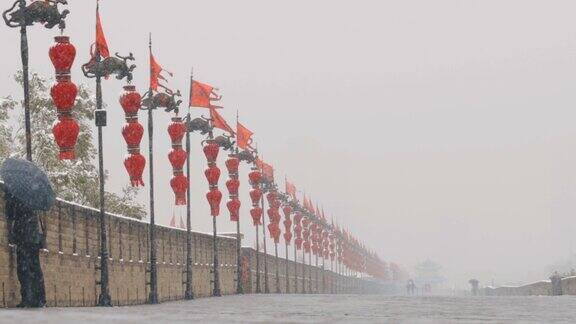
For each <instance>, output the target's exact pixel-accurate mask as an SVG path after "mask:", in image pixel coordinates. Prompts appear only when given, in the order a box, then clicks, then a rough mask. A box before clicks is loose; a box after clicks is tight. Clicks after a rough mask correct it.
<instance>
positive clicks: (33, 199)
mask: <svg viewBox="0 0 576 324" xmlns="http://www.w3.org/2000/svg"><path fill="white" fill-rule="evenodd" d="M0 176H2V179H4V185H5V186H6V190H7V191H8V192H9V193H11V194H12V195H13V196H14V197H16V198H17V199H18V200H20V201H21V202H22V203H23V204H24V205H26V206H27V207H29V208H31V209H34V210H49V209H50V207H52V205H54V200H55V195H54V190H52V186H51V185H50V180H48V176H46V173H44V171H42V170H40V169H39V168H38V167H37V166H36V164H34V163H32V162H30V161H27V160H21V159H13V158H9V159H6V161H4V164H2V168H0Z"/></svg>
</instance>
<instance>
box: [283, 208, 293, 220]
mask: <svg viewBox="0 0 576 324" xmlns="http://www.w3.org/2000/svg"><path fill="white" fill-rule="evenodd" d="M282 211H283V212H284V217H286V218H287V219H290V214H292V207H290V205H284V207H283V208H282Z"/></svg>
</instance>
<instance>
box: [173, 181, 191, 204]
mask: <svg viewBox="0 0 576 324" xmlns="http://www.w3.org/2000/svg"><path fill="white" fill-rule="evenodd" d="M170 186H171V187H172V191H174V195H175V196H176V202H175V203H176V205H186V190H188V178H186V176H184V175H182V174H179V175H176V176H174V177H173V178H172V180H170Z"/></svg>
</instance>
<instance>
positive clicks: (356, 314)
mask: <svg viewBox="0 0 576 324" xmlns="http://www.w3.org/2000/svg"><path fill="white" fill-rule="evenodd" d="M575 309H576V297H568V296H564V297H433V296H431V297H390V296H375V295H372V296H367V295H245V296H227V297H222V298H205V299H198V300H194V301H180V302H170V303H164V304H161V305H155V306H150V305H145V306H134V307H115V308H46V309H41V310H15V309H9V310H8V309H6V310H0V323H58V324H60V323H62V324H65V323H74V324H77V323H106V324H113V323H231V322H242V323H254V322H258V323H271V322H281V323H333V322H341V323H343V322H351V323H358V322H365V323H486V322H494V323H550V322H565V323H576V312H575V311H574V310H575Z"/></svg>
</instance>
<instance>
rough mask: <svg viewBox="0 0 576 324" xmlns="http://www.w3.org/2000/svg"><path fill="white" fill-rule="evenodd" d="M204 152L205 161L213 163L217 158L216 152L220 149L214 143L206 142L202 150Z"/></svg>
mask: <svg viewBox="0 0 576 324" xmlns="http://www.w3.org/2000/svg"><path fill="white" fill-rule="evenodd" d="M202 150H203V151H204V155H205V156H206V160H208V163H215V162H216V159H217V158H218V152H219V151H220V147H219V146H218V144H216V142H214V141H208V143H207V144H206V145H204V147H203V148H202Z"/></svg>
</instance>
